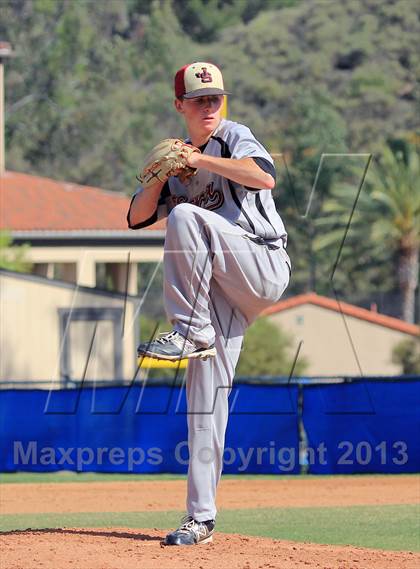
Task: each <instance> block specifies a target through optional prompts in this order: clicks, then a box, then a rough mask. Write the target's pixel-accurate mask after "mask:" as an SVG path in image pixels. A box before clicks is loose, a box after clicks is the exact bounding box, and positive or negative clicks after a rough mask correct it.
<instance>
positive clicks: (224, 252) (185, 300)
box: [164, 204, 289, 347]
mask: <svg viewBox="0 0 420 569" xmlns="http://www.w3.org/2000/svg"><path fill="white" fill-rule="evenodd" d="M245 237H246V232H244V231H243V230H242V229H241V228H239V227H238V226H236V225H234V224H232V223H230V222H228V221H227V220H225V219H224V218H222V217H221V216H219V215H217V214H216V213H214V212H212V211H207V210H205V209H202V208H199V207H197V206H194V205H191V204H180V205H178V206H176V207H175V208H174V210H173V211H172V212H171V214H170V216H169V218H168V225H167V233H166V239H165V256H164V271H165V285H164V287H165V291H164V292H165V307H166V312H167V314H168V317H169V319H170V321H171V322H172V323H173V325H174V329H175V330H176V331H178V332H179V333H180V334H182V336H184V337H188V338H189V339H191V340H193V341H194V342H195V343H196V344H198V345H199V346H203V347H208V346H210V345H211V344H212V343H213V342H214V338H215V333H214V329H213V327H212V322H211V318H210V311H209V291H210V287H211V280H212V279H213V281H217V283H218V284H219V285H220V288H221V289H222V291H223V294H224V295H225V296H226V297H227V298H228V299H229V300H230V302H231V303H232V305H233V306H236V307H237V308H238V309H239V310H241V312H242V313H243V314H244V315H245V316H246V317H247V321H248V324H249V323H251V322H252V321H253V319H254V318H255V316H256V315H258V314H259V313H260V312H262V310H263V309H264V308H266V307H268V306H270V305H271V304H273V302H275V301H276V300H278V299H279V298H280V296H281V294H282V293H283V291H284V289H285V288H286V286H287V283H288V280H289V270H288V267H287V264H286V262H285V260H284V258H283V256H282V255H283V251H282V250H280V249H279V250H275V251H274V250H269V249H268V248H266V247H265V246H263V245H258V244H256V243H254V242H251V241H250V240H249V239H246V238H245Z"/></svg>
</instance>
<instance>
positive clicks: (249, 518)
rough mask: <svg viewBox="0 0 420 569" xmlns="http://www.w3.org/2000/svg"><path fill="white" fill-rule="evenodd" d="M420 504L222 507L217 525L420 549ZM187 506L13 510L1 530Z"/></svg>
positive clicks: (152, 523)
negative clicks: (66, 511) (86, 510)
mask: <svg viewBox="0 0 420 569" xmlns="http://www.w3.org/2000/svg"><path fill="white" fill-rule="evenodd" d="M419 514H420V512H419V508H418V507H417V506H414V505H397V506H395V505H394V506H351V507H347V508H275V509H244V510H222V511H221V512H220V513H219V516H218V520H217V530H218V531H220V532H227V533H241V534H245V535H255V536H265V537H271V538H274V539H288V540H294V541H309V542H314V543H327V544H337V545H339V544H342V545H354V546H358V547H371V548H377V549H388V550H410V551H420V539H419V535H420V524H419V519H420V516H419ZM181 515H183V512H123V513H114V512H109V513H78V514H42V515H39V514H36V515H28V514H19V515H17V514H10V515H4V516H1V517H0V530H1V531H10V530H24V529H27V528H32V529H41V528H57V527H96V528H100V527H129V528H159V529H167V528H173V527H175V526H176V525H177V524H178V522H179V519H180V517H181Z"/></svg>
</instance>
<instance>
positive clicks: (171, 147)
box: [137, 138, 200, 189]
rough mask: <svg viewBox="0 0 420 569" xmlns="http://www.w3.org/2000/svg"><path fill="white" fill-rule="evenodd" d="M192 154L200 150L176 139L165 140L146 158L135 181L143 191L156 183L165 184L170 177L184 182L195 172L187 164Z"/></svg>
mask: <svg viewBox="0 0 420 569" xmlns="http://www.w3.org/2000/svg"><path fill="white" fill-rule="evenodd" d="M193 152H200V150H199V149H198V148H196V147H195V146H192V145H191V144H186V143H185V142H183V141H182V140H180V139H178V138H166V139H165V140H162V141H161V142H159V144H157V145H156V146H155V147H154V148H153V149H152V150H151V151H150V152H149V154H148V155H147V156H146V158H145V160H144V166H143V168H142V170H141V172H140V174H139V175H138V176H137V179H138V180H139V181H140V182H141V184H142V186H143V188H145V189H146V188H148V187H149V186H152V185H153V184H155V183H156V182H166V180H167V179H168V178H169V177H170V176H178V178H179V179H180V180H181V182H185V181H186V180H187V179H188V178H190V177H191V176H194V174H195V173H196V171H197V169H196V168H191V167H190V166H188V164H187V160H188V157H189V156H190V155H191V154H192V153H193Z"/></svg>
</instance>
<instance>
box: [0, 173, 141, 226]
mask: <svg viewBox="0 0 420 569" xmlns="http://www.w3.org/2000/svg"><path fill="white" fill-rule="evenodd" d="M129 204H130V198H128V197H127V196H125V195H123V194H121V193H118V192H111V191H106V190H101V189H100V188H93V187H90V186H80V185H78V184H71V183H68V182H58V181H56V180H51V179H50V178H41V177H39V176H30V175H29V174H19V173H17V172H6V173H5V174H4V175H3V176H2V177H0V229H8V230H10V231H18V230H20V231H25V230H27V231H30V230H32V231H33V230H57V231H72V230H80V229H102V230H104V229H105V230H111V231H112V230H122V229H127V222H126V215H127V210H128V206H129Z"/></svg>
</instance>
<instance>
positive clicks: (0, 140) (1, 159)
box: [0, 41, 12, 177]
mask: <svg viewBox="0 0 420 569" xmlns="http://www.w3.org/2000/svg"><path fill="white" fill-rule="evenodd" d="M8 57H12V46H11V45H10V43H8V42H5V41H0V177H1V176H3V174H4V172H5V167H6V162H5V144H4V131H5V124H4V65H3V64H4V60H5V59H7V58H8Z"/></svg>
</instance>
